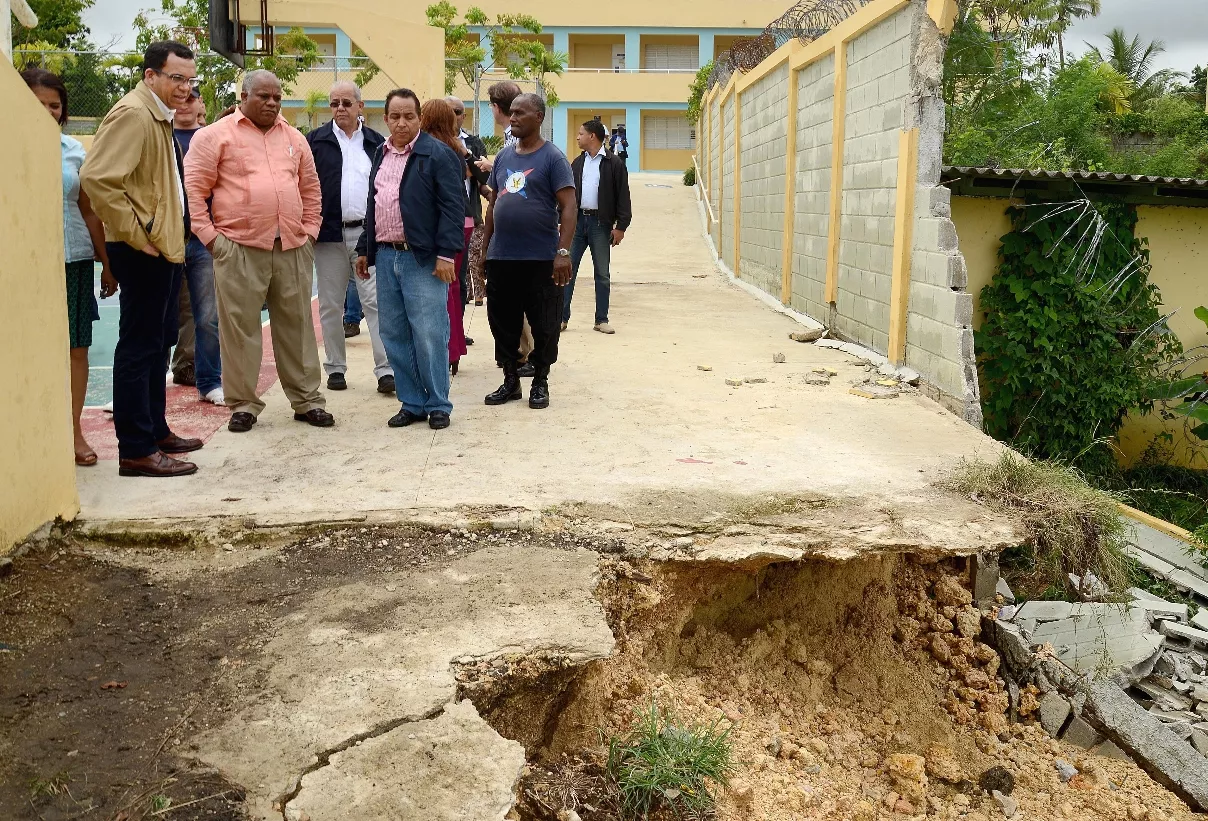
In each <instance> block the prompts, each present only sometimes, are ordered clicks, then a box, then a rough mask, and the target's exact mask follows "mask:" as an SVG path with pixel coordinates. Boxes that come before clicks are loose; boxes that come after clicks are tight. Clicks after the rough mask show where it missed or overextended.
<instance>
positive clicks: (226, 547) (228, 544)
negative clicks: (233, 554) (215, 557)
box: [222, 542, 235, 551]
mask: <svg viewBox="0 0 1208 821" xmlns="http://www.w3.org/2000/svg"><path fill="white" fill-rule="evenodd" d="M222 549H223V550H228V551H229V550H234V549H235V545H233V544H231V543H230V542H227V543H226V544H224V545H223V546H222Z"/></svg>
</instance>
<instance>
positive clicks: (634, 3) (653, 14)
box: [246, 0, 787, 29]
mask: <svg viewBox="0 0 1208 821" xmlns="http://www.w3.org/2000/svg"><path fill="white" fill-rule="evenodd" d="M253 5H254V4H247V5H246V7H249V8H250V7H251V6H253ZM424 5H426V4H423V3H419V4H416V8H418V9H419V10H420V11H421V12H422V11H423V7H424ZM454 5H456V6H458V8H461V5H460V4H458V3H454ZM467 5H469V4H467ZM474 5H477V6H480V7H481V8H482V9H483V10H484V11H485V12H486V13H487V16H488V17H490V18H492V19H494V17H495V15H496V14H507V13H515V12H517V11H523V12H524V13H525V14H531V15H533V16H534V17H536V18H537V19H538V20H540V21H541V24H542V25H543V26H592V27H597V28H609V27H612V26H616V25H617V21H619V20H623V21H624V24H625V25H627V26H647V27H650V28H685V27H690V28H729V29H734V28H758V29H762V28H763V27H764V26H766V25H767V24H768V23H770V22H772V21H773V20H775V19H776V18H777V17H779V16H780V15H782V14H784V10H785V8H787V5H786V3H785V2H784V0H748V2H743V3H725V2H713V3H692V4H690V3H687V2H672V3H666V2H664V3H651V2H649V0H612V2H608V3H567V2H566V1H565V0H524V2H523V3H522V4H517V3H516V2H514V0H486V2H481V3H475V4H474ZM272 6H273V3H272V0H269V8H270V9H271V8H272Z"/></svg>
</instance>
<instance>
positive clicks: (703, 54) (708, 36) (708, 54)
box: [698, 31, 713, 67]
mask: <svg viewBox="0 0 1208 821" xmlns="http://www.w3.org/2000/svg"><path fill="white" fill-rule="evenodd" d="M699 48H700V62H699V64H698V65H699V66H700V67H704V66H707V65H708V64H709V61H710V60H712V59H713V32H711V31H702V32H701V33H700V43H699Z"/></svg>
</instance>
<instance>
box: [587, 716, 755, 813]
mask: <svg viewBox="0 0 1208 821" xmlns="http://www.w3.org/2000/svg"><path fill="white" fill-rule="evenodd" d="M721 721H722V719H720V718H719V719H718V720H716V721H714V722H713V723H711V724H707V725H702V724H685V723H681V722H680V721H679V720H678V719H677V718H676V717H675V715H674V713H672V711H671V710H665V709H663V708H662V707H660V706H659V705H658V704H657V703H655V702H653V701H652V702H651V704H650V707H649V708H648V709H645V710H639V711H637V712H636V713H635V721H634V724H633V726H632V727H631V728H630V731H629V733H628V735H626V736H624V737H614V738H612V739H610V740H609V742H608V763H607V765H606V771H607V773H608V776H609V777H610V778H611V779H612V780H613V781H614V782H615V783H616V786H617V789H618V791H619V792H620V795H621V809H622V813H623V815H624V816H625V817H626V818H630V819H646V818H649V817H650V816H651V814H652V813H655V812H656V811H659V810H665V811H666V812H668V813H670V814H671V816H672V817H674V818H680V819H688V820H689V821H697V820H698V819H707V818H712V817H713V815H714V808H715V804H716V798H715V796H714V794H713V789H714V788H715V786H725V785H726V783H727V780H728V779H729V777H730V775H732V774H733V773H734V764H733V761H732V758H731V755H732V753H731V741H730V728H729V727H725V728H723V727H722V726H721Z"/></svg>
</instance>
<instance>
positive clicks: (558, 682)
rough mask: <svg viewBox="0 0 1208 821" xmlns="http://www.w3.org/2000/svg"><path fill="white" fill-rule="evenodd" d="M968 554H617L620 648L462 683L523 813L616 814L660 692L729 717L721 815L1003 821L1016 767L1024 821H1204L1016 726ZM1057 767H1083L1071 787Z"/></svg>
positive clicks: (1155, 791)
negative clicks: (615, 750)
mask: <svg viewBox="0 0 1208 821" xmlns="http://www.w3.org/2000/svg"><path fill="white" fill-rule="evenodd" d="M963 565H964V562H963V561H959V562H955V563H949V564H947V565H944V566H941V565H935V564H930V565H920V564H914V563H912V562H911V561H910V560H909V559H907V558H904V557H900V556H893V557H883V558H879V559H875V560H865V561H859V562H846V563H841V564H837V563H800V564H783V565H773V566H771V567H768V568H765V569H763V570H761V571H759V572H758V573H747V572H741V571H736V570H732V569H725V568H722V567H719V566H715V565H714V566H704V567H700V566H692V565H689V564H668V565H662V566H648V565H644V566H642V567H641V568H640V569H639V570H637V571H636V572H635V570H634V569H632V568H630V567H629V566H628V565H626V564H624V563H618V562H615V561H612V560H605V562H604V567H605V582H604V583H603V584H602V586H601V598H602V600H603V601H604V603H605V607H606V610H607V612H608V615H609V618H610V624H611V626H612V628H613V631H614V633H615V634H616V635H617V638H618V649H617V653H616V654H615V655H614V656H613V657H612V658H610V659H607V660H605V661H599V662H593V663H592V664H590V665H588V666H587V667H586V668H585V669H582V670H577V671H575V670H570V671H568V670H561V669H559V665H558V664H557V661H556V660H548V659H547V660H540V659H538V660H533V661H532V662H531V663H530V666H529V667H528V668H526V667H525V665H519V666H517V667H516V669H513V670H509V671H506V672H505V673H503V674H499V673H498V672H497V671H491V670H489V669H487V668H483V669H480V670H477V671H475V670H465V671H462V675H461V678H462V680H463V685H462V694H463V695H464V696H465V697H468V698H471V699H472V700H473V701H474V702H475V704H476V706H477V707H478V708H479V710H480V712H482V714H483V716H484V717H485V718H487V720H488V721H490V722H491V723H492V725H493V726H494V727H495V728H496V729H497V730H498V731H499V732H500V734H501V735H504V736H505V737H509V738H514V739H516V740H519V741H521V742H522V743H523V744H524V745H525V748H526V750H527V751H528V757H529V762H530V764H529V768H528V770H527V772H526V775H525V776H524V778H523V779H522V781H521V784H520V786H519V788H518V802H517V805H516V807H515V808H514V809H513V810H512V812H511V814H510V815H509V816H508V817H509V819H513V821H566V819H568V818H573V817H574V816H571V815H569V812H570V811H573V812H575V813H576V814H577V816H578V817H579V818H581V819H582V821H613V820H614V819H618V818H621V817H622V816H621V814H620V813H619V812H618V806H619V804H618V801H619V796H618V794H617V792H616V789H615V787H612V786H611V785H610V783H609V781H608V779H607V777H606V774H605V762H606V757H607V748H606V741H605V739H607V738H609V737H611V736H617V735H624V734H625V732H626V731H627V730H628V729H629V727H630V726H631V725H632V723H633V721H634V715H635V712H636V711H638V710H643V709H647V710H648V709H649V708H650V705H651V703H652V701H653V702H654V703H657V704H658V705H660V706H661V707H663V708H670V709H671V710H672V711H673V712H674V713H675V715H676V716H677V717H678V718H679V719H680V720H682V721H685V722H692V723H697V724H704V725H707V724H710V723H712V722H715V721H718V720H720V722H721V724H720V726H722V727H725V726H729V727H730V728H731V739H732V742H733V754H734V760H735V765H736V772H735V774H734V777H733V778H732V779H731V780H730V784H729V787H728V788H727V789H722V788H718V789H717V791H716V792H717V794H718V795H719V796H720V800H719V802H718V805H717V812H716V818H718V819H721V821H731V820H732V821H789V819H836V820H838V819H858V821H873V819H899V818H911V817H914V818H924V817H928V818H939V819H957V818H961V819H968V821H988V820H989V819H997V818H1003V817H1005V812H1004V808H1003V807H1002V806H1001V805H1000V803H999V802H998V801H997V800H995V799H994V798H992V797H990V796H989V795H987V794H985V793H984V791H983V790H982V789H981V788H980V787H979V786H978V781H979V778H980V777H981V776H982V774H983V773H985V772H986V771H987V770H990V769H991V768H993V767H1001V768H1004V769H1005V770H1006V771H1007V772H1009V773H1010V774H1011V776H1012V777H1013V780H1014V783H1015V787H1014V791H1013V793H1012V794H1011V796H1010V798H1011V799H1013V800H1014V801H1015V802H1017V804H1018V807H1017V809H1015V810H1014V816H1013V817H1014V818H1017V819H1029V818H1030V819H1049V818H1053V819H1064V818H1069V819H1129V821H1142V820H1144V821H1163V820H1164V819H1184V818H1192V817H1193V814H1192V813H1191V812H1190V811H1189V810H1188V808H1187V807H1186V805H1184V804H1183V803H1182V802H1181V801H1180V800H1179V799H1178V798H1177V797H1175V796H1174V795H1172V794H1171V793H1169V792H1168V791H1167V790H1165V789H1164V788H1163V787H1161V786H1160V785H1158V784H1156V783H1155V782H1153V781H1152V780H1151V779H1150V778H1149V777H1148V776H1147V775H1145V773H1143V772H1142V771H1141V770H1140V769H1139V768H1138V767H1136V766H1135V765H1133V764H1132V763H1131V762H1126V761H1119V760H1114V759H1107V758H1102V757H1097V756H1091V755H1090V754H1089V753H1087V752H1085V751H1083V750H1081V749H1078V748H1075V747H1072V746H1069V745H1067V744H1065V743H1063V742H1060V741H1057V740H1055V739H1051V738H1049V736H1048V735H1047V734H1046V733H1044V731H1043V730H1041V729H1040V728H1039V727H1038V726H1035V725H1032V724H1009V723H1008V722H1007V720H1006V716H1005V714H1006V712H1007V707H1008V697H1007V695H1006V692H1005V685H1004V683H1003V682H1002V680H1001V679H999V678H997V667H998V656H997V655H996V654H995V653H994V652H993V650H992V649H991V648H989V647H988V646H986V645H984V644H982V643H980V642H979V641H978V640H977V637H976V631H975V630H974V626H975V625H976V624H977V620H976V618H975V619H974V620H972V622H971V621H970V620H969V615H970V614H971V613H974V612H975V611H974V610H973V608H972V607H971V606H970V605H969V604H968V602H969V599H970V596H969V593H968V591H967V590H965V589H964V588H963V587H961V586H960V584H959V582H957V581H956V579H957V578H958V577H967V569H966V568H965V567H964V566H963ZM937 582H938V584H937ZM962 627H963V628H964V629H963V631H962ZM971 631H972V632H973V633H974V635H962V632H963V633H965V634H968V633H970V632H971ZM938 648H942V649H938ZM476 673H477V674H478V675H477V676H476ZM1057 759H1063V760H1065V761H1068V762H1071V763H1074V764H1075V765H1076V766H1077V767H1078V768H1079V769H1080V771H1081V772H1080V774H1079V775H1078V776H1076V777H1075V778H1074V779H1073V781H1071V782H1070V783H1068V784H1067V783H1064V782H1063V781H1062V780H1061V778H1060V777H1059V774H1058V771H1057V769H1056V767H1055V765H1054V761H1055V760H1057ZM652 817H659V818H661V817H666V818H672V817H674V816H672V815H671V814H670V813H664V814H663V815H656V816H652Z"/></svg>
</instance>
